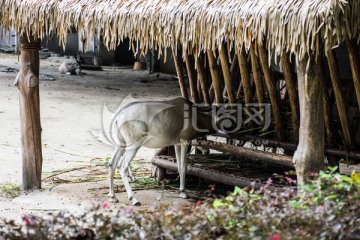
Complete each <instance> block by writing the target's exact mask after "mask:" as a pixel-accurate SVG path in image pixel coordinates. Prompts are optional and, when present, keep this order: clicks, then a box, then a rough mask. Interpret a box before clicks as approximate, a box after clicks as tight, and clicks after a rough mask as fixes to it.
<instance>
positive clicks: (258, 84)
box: [250, 43, 264, 103]
mask: <svg viewBox="0 0 360 240" xmlns="http://www.w3.org/2000/svg"><path fill="white" fill-rule="evenodd" d="M250 57H251V69H252V74H253V78H254V83H255V89H256V96H257V99H258V103H264V92H263V86H262V77H261V71H260V63H259V59H258V57H257V53H256V45H255V43H252V44H251V46H250Z"/></svg>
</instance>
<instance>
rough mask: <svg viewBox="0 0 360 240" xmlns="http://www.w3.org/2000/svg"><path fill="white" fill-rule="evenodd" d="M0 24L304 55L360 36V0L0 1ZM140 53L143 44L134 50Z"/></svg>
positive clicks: (115, 39) (39, 31) (111, 42)
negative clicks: (260, 46) (262, 47)
mask: <svg viewBox="0 0 360 240" xmlns="http://www.w3.org/2000/svg"><path fill="white" fill-rule="evenodd" d="M0 6H1V9H0V11H1V12H0V24H1V25H2V26H4V27H6V28H8V29H10V28H12V29H15V30H17V31H19V32H21V33H27V34H29V33H30V32H31V33H32V34H35V35H37V36H43V35H44V34H45V35H49V34H50V33H51V32H54V31H56V33H57V35H58V36H59V38H60V40H61V41H62V42H65V41H66V37H67V34H68V31H69V30H70V29H71V28H72V27H75V28H76V29H78V30H79V31H82V32H85V35H86V34H89V33H90V32H94V31H95V29H98V30H99V31H100V33H101V34H102V35H103V39H104V41H105V43H106V45H107V46H108V47H109V48H114V47H115V46H116V45H117V44H119V40H120V41H121V40H123V39H124V38H125V37H129V38H130V39H132V40H136V41H138V42H139V46H140V47H141V50H140V51H145V50H147V48H149V47H151V46H152V43H153V41H154V42H155V46H156V47H157V48H158V49H163V48H165V47H169V46H174V45H176V44H177V43H179V42H180V43H181V44H182V46H183V48H185V49H191V51H195V53H196V52H198V51H199V50H209V49H210V50H215V49H217V48H218V46H221V43H222V42H223V41H224V40H225V41H226V42H227V43H228V44H229V46H230V47H232V46H233V47H235V49H237V50H239V49H241V48H242V47H243V46H245V47H246V48H249V46H250V43H251V41H254V40H255V41H257V42H258V43H259V44H262V43H263V41H264V40H265V43H266V45H267V47H268V48H269V49H272V50H273V51H272V52H275V53H276V54H279V53H281V51H282V49H283V48H286V49H287V50H290V51H291V52H293V53H295V54H297V56H299V57H302V56H304V54H305V53H307V52H310V51H317V49H318V40H319V41H320V42H322V43H323V44H324V48H325V50H327V49H330V48H332V47H334V46H336V45H338V44H339V43H341V42H342V41H344V40H345V39H346V38H347V37H348V38H353V37H354V38H357V39H358V38H359V28H360V1H359V0H272V1H271V0H117V1H116V0H103V1H101V0H0ZM135 50H136V49H135Z"/></svg>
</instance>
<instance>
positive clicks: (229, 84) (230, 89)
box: [219, 43, 236, 104]
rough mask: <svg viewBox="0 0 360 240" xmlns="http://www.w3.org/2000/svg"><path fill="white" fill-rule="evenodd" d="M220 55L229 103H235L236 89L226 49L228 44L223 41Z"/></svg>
mask: <svg viewBox="0 0 360 240" xmlns="http://www.w3.org/2000/svg"><path fill="white" fill-rule="evenodd" d="M219 55H220V62H221V69H222V72H223V75H224V81H225V87H226V91H227V95H228V98H229V103H230V104H231V103H235V102H236V100H235V97H234V91H233V84H232V82H231V74H230V68H229V59H228V54H227V49H226V44H225V43H223V44H222V46H221V49H220V51H219Z"/></svg>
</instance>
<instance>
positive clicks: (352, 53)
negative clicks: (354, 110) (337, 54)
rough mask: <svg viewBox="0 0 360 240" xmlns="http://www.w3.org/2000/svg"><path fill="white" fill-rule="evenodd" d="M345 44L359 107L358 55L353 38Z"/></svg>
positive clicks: (359, 75) (359, 76)
mask: <svg viewBox="0 0 360 240" xmlns="http://www.w3.org/2000/svg"><path fill="white" fill-rule="evenodd" d="M346 46H347V49H348V54H349V60H350V67H351V73H352V76H353V81H354V86H355V92H356V97H357V101H358V106H359V109H360V57H359V52H358V47H357V44H356V40H355V39H352V40H347V41H346Z"/></svg>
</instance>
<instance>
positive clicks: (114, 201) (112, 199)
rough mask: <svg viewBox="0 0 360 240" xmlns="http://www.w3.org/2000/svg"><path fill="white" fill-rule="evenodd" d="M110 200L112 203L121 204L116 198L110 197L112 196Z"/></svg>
mask: <svg viewBox="0 0 360 240" xmlns="http://www.w3.org/2000/svg"><path fill="white" fill-rule="evenodd" d="M109 198H110V202H112V203H117V202H119V200H118V199H117V198H116V197H115V196H110V195H109Z"/></svg>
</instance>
